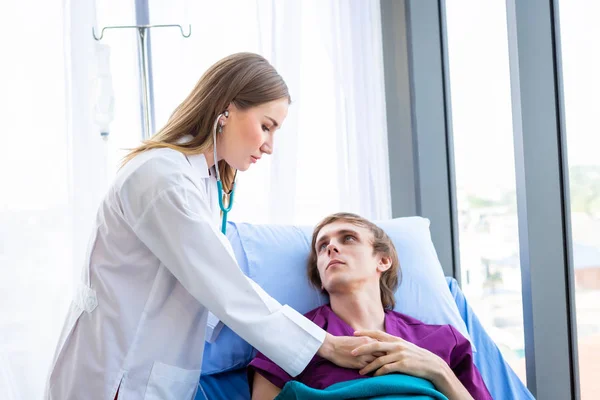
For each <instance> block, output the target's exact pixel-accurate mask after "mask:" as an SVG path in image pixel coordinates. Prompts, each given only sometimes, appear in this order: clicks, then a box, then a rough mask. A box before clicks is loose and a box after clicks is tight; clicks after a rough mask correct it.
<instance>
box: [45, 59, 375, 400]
mask: <svg viewBox="0 0 600 400" xmlns="http://www.w3.org/2000/svg"><path fill="white" fill-rule="evenodd" d="M289 104H290V95H289V93H288V89H287V86H286V84H285V82H284V81H283V79H282V78H281V77H280V76H279V75H278V73H277V72H276V71H275V69H274V68H273V67H272V66H271V65H270V64H269V63H268V62H267V61H266V60H265V59H264V58H262V57H261V56H259V55H256V54H250V53H240V54H235V55H232V56H229V57H227V58H225V59H223V60H221V61H219V62H217V63H216V64H215V65H213V66H212V67H211V68H210V69H209V70H208V71H207V72H206V73H205V74H204V75H203V76H202V78H201V79H200V81H199V82H198V83H197V84H196V87H195V88H194V89H193V91H192V92H191V93H190V94H189V95H188V97H187V98H186V99H185V100H184V101H183V102H182V103H181V104H180V105H179V106H178V107H177V109H176V110H175V112H174V113H173V115H172V116H171V118H170V119H169V121H168V122H167V124H166V126H165V127H164V128H163V129H162V130H161V131H159V132H158V133H157V134H156V135H155V136H154V137H153V138H152V139H151V140H149V141H146V142H144V143H143V144H142V145H141V146H139V147H138V148H136V149H134V150H133V151H132V152H131V153H130V154H129V155H128V156H127V157H126V158H125V160H124V165H123V167H122V168H121V170H120V171H119V174H118V176H117V178H116V180H115V182H114V183H113V185H112V186H111V187H110V189H109V191H108V193H107V195H106V197H105V198H104V200H103V202H102V204H101V205H100V208H99V210H98V214H97V218H96V223H95V228H94V231H93V233H92V237H91V240H90V243H89V247H88V252H87V256H86V260H85V264H84V265H83V274H82V280H81V282H80V283H79V287H78V288H77V290H76V294H75V297H74V299H73V301H72V303H71V305H70V309H69V313H68V316H67V320H66V322H65V325H64V327H63V331H62V333H61V336H60V339H59V343H58V347H57V349H56V353H55V356H54V360H53V363H52V367H51V370H50V375H49V380H48V384H47V387H46V398H47V399H54V400H66V399H109V400H112V399H116V398H117V397H118V398H119V399H192V398H193V397H194V395H195V391H196V388H197V386H198V381H199V377H200V367H201V365H202V352H203V349H204V333H205V327H206V321H207V315H208V311H209V310H210V311H212V312H213V313H214V314H215V315H216V316H217V317H218V318H219V319H220V320H221V321H223V322H224V323H225V324H227V325H228V326H229V327H230V328H231V329H232V330H234V331H235V332H236V333H238V334H239V335H240V336H241V337H242V338H244V339H245V340H246V341H248V342H249V343H250V344H251V345H253V346H254V347H256V348H257V349H258V350H259V351H260V352H261V353H263V354H265V355H266V356H267V357H269V358H270V359H272V360H273V361H274V362H276V363H277V364H279V365H280V366H281V367H282V368H283V369H284V370H286V371H287V372H288V373H289V374H290V375H292V376H296V375H297V374H299V373H300V372H301V371H302V370H303V369H304V367H305V366H306V365H307V364H308V362H309V361H310V360H311V359H312V357H313V356H314V355H315V353H318V354H319V355H320V356H322V357H324V358H326V359H329V360H330V361H332V362H334V363H336V364H338V365H340V366H344V367H348V368H362V367H363V366H365V365H366V364H367V363H368V362H370V361H371V360H373V359H374V357H373V356H366V357H363V358H356V357H353V356H352V355H351V354H350V352H351V351H352V350H353V349H354V348H356V347H358V346H360V345H362V344H364V343H367V342H368V341H369V339H368V338H365V337H357V338H352V337H341V338H340V337H334V336H331V335H329V334H327V333H326V332H324V331H323V330H321V329H320V328H318V327H317V326H316V325H314V324H313V323H312V322H310V321H309V320H307V319H305V318H304V317H303V316H302V315H300V314H299V313H298V312H296V311H294V310H293V309H292V308H290V307H288V306H286V305H283V306H282V305H280V304H279V303H277V301H275V300H274V299H272V298H270V297H269V296H268V295H267V294H266V293H265V292H264V291H262V290H261V289H260V288H259V287H258V286H257V285H256V284H255V283H253V282H252V281H250V280H249V279H247V278H246V277H245V276H244V275H243V273H242V272H241V270H240V269H239V267H238V265H237V263H236V260H235V258H234V256H233V252H232V250H231V247H230V245H229V243H228V241H227V239H226V237H225V236H224V235H223V234H222V232H221V229H223V230H224V227H222V223H221V216H222V214H224V215H225V216H226V211H227V209H228V207H227V203H226V202H223V201H222V200H223V198H224V197H225V198H227V197H233V196H232V195H231V196H226V194H227V193H229V192H230V191H231V190H232V189H233V187H234V181H235V175H236V171H245V170H247V169H248V168H249V167H250V165H251V164H253V163H256V162H257V161H259V160H260V158H261V157H262V156H263V155H264V154H271V152H272V150H273V134H274V133H275V131H276V130H277V129H278V128H279V127H281V124H282V123H283V120H284V119H285V117H286V115H287V111H288V105H289ZM220 200H221V203H220ZM232 200H233V199H231V198H229V201H232ZM222 210H225V212H224V213H223V212H222Z"/></svg>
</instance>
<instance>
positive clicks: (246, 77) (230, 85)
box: [121, 53, 291, 191]
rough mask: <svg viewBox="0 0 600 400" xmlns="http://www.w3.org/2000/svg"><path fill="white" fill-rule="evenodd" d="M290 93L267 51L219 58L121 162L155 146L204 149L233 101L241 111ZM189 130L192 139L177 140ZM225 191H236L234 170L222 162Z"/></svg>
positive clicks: (194, 151)
mask: <svg viewBox="0 0 600 400" xmlns="http://www.w3.org/2000/svg"><path fill="white" fill-rule="evenodd" d="M282 98H287V99H288V102H289V103H291V97H290V94H289V91H288V87H287V85H286V84H285V82H284V80H283V78H282V77H281V76H280V75H279V74H278V73H277V71H276V70H275V68H274V67H273V66H272V65H271V64H269V62H268V61H267V60H266V59H265V58H264V57H262V56H260V55H258V54H254V53H237V54H232V55H230V56H228V57H225V58H223V59H221V60H220V61H217V62H216V63H215V64H213V65H212V66H211V67H210V68H209V69H208V70H207V71H206V72H205V73H204V74H203V75H202V77H201V78H200V80H199V81H198V83H197V84H196V86H195V87H194V89H193V90H192V92H191V93H190V94H189V95H188V96H187V97H186V99H185V100H183V102H182V103H181V104H180V105H179V106H178V107H177V108H176V109H175V111H174V112H173V114H172V115H171V117H170V118H169V120H168V121H167V124H166V125H165V126H164V127H163V128H162V129H161V130H160V131H158V133H156V134H155V135H154V136H152V138H150V139H149V140H146V141H144V142H143V143H142V144H141V145H140V146H138V147H137V148H135V149H133V150H131V151H130V152H129V153H128V154H127V155H126V156H125V157H124V158H123V162H122V164H121V165H122V166H123V165H125V164H127V162H129V161H130V160H131V159H133V158H134V157H135V156H137V155H138V154H140V153H142V152H144V151H147V150H151V149H156V148H165V147H167V148H170V149H174V150H177V151H180V152H182V153H184V154H186V155H194V154H201V153H204V152H205V151H207V150H209V149H211V148H212V146H213V135H212V129H213V124H214V122H215V120H216V118H217V116H218V115H219V114H221V113H223V112H224V111H225V109H226V108H227V106H228V105H229V104H231V103H233V104H234V105H235V106H236V107H237V108H239V109H240V110H247V109H249V108H252V107H255V106H259V105H261V104H263V103H268V102H270V101H274V100H279V99H282ZM186 135H191V136H193V139H192V141H190V142H189V143H185V144H178V141H179V140H180V139H181V138H183V137H184V136H186ZM218 167H219V173H220V175H221V180H222V182H223V189H224V190H225V191H229V190H231V187H232V185H233V179H234V176H235V170H234V168H233V167H231V166H230V165H228V164H227V163H226V162H225V160H221V161H219V166H218Z"/></svg>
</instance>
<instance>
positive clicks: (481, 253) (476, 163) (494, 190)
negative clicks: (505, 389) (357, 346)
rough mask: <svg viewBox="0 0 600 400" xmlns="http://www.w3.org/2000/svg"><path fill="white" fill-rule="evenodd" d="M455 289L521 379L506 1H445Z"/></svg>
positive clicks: (522, 359) (520, 313) (521, 337)
mask: <svg viewBox="0 0 600 400" xmlns="http://www.w3.org/2000/svg"><path fill="white" fill-rule="evenodd" d="M446 21H447V39H448V59H449V60H448V63H449V65H448V66H449V76H450V93H451V111H452V133H453V140H454V158H455V169H456V177H455V178H456V193H457V199H456V200H457V208H458V225H459V252H460V265H461V271H462V277H461V278H462V289H463V291H464V293H465V296H466V297H467V299H468V301H469V303H470V304H471V306H472V307H473V309H474V310H475V312H476V314H477V315H478V317H479V318H480V320H481V322H482V324H483V325H484V327H485V329H486V331H487V332H488V334H489V335H490V336H491V338H492V339H493V340H494V341H495V342H496V344H497V345H498V347H499V348H500V350H501V351H502V354H503V356H504V357H505V359H506V360H507V362H508V363H509V364H510V365H511V366H512V368H513V369H514V370H515V372H516V373H517V374H518V375H519V377H520V378H521V379H522V380H523V382H525V380H526V376H525V351H524V332H523V311H522V310H523V307H522V297H521V268H520V261H519V232H518V217H517V207H516V183H515V166H514V150H513V129H512V110H511V92H510V71H509V52H508V37H507V26H506V5H505V3H504V2H503V1H493V2H492V1H484V2H482V1H478V0H460V1H448V2H446Z"/></svg>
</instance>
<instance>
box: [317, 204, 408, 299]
mask: <svg viewBox="0 0 600 400" xmlns="http://www.w3.org/2000/svg"><path fill="white" fill-rule="evenodd" d="M334 222H347V223H349V224H352V225H354V226H359V227H361V228H366V229H368V230H369V231H370V232H371V234H372V235H373V237H372V240H371V244H372V245H373V253H374V254H379V255H382V256H385V257H389V258H390V259H391V261H392V266H391V267H390V268H389V269H387V270H386V271H384V272H383V273H382V274H381V277H380V278H379V292H380V295H381V303H382V305H383V308H384V309H386V310H393V309H394V306H395V305H396V299H395V298H394V292H395V291H396V289H397V288H398V284H399V281H400V280H401V279H402V271H401V270H400V261H398V253H397V252H396V247H395V246H394V243H393V242H392V239H390V237H389V236H388V235H387V234H386V233H385V232H384V231H383V229H381V228H380V227H378V226H377V225H375V224H374V223H372V222H371V221H369V220H368V219H365V218H363V217H361V216H359V215H356V214H352V213H337V214H332V215H330V216H328V217H325V219H323V220H322V221H321V222H319V223H318V224H317V226H316V227H315V229H314V231H313V235H312V242H311V246H310V255H309V257H308V269H307V272H308V279H309V280H310V283H311V284H312V285H313V286H314V287H316V288H317V289H321V287H322V282H321V277H320V275H319V270H318V268H317V257H318V255H317V249H316V248H315V246H316V244H317V236H318V235H319V232H320V231H321V229H323V228H324V227H325V226H327V225H329V224H333V223H334ZM322 290H323V291H325V290H324V289H322Z"/></svg>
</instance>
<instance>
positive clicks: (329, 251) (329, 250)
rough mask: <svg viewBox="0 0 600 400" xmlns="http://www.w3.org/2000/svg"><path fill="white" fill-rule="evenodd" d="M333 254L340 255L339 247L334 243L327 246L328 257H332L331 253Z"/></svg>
mask: <svg viewBox="0 0 600 400" xmlns="http://www.w3.org/2000/svg"><path fill="white" fill-rule="evenodd" d="M333 252H335V253H339V251H338V249H337V247H335V245H334V244H333V243H329V244H328V245H327V254H328V255H331V253H333Z"/></svg>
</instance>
